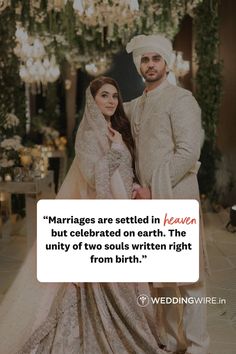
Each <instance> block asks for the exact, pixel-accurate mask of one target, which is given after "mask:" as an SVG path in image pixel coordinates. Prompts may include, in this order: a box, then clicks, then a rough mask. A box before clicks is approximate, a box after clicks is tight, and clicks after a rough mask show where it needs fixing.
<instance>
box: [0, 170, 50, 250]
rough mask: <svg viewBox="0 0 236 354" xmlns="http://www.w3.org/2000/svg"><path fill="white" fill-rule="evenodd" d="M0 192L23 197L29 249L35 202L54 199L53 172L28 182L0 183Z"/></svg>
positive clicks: (32, 236)
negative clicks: (22, 195)
mask: <svg viewBox="0 0 236 354" xmlns="http://www.w3.org/2000/svg"><path fill="white" fill-rule="evenodd" d="M0 191H1V192H8V193H11V194H24V195H25V207H26V234H27V246H28V247H29V248H30V247H31V246H32V244H33V242H34V241H35V239H36V220H37V213H36V211H37V208H36V206H37V201H38V200H39V199H53V198H55V187H54V177H53V172H52V171H48V173H47V175H46V176H45V177H43V178H35V179H34V180H33V181H30V182H23V181H22V182H14V181H11V182H0Z"/></svg>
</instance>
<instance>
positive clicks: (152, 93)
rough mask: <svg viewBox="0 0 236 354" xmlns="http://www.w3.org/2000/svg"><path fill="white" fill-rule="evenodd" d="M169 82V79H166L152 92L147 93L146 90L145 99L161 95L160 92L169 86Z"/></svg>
mask: <svg viewBox="0 0 236 354" xmlns="http://www.w3.org/2000/svg"><path fill="white" fill-rule="evenodd" d="M169 84H170V83H169V81H168V80H167V79H165V80H164V81H163V82H162V83H161V84H160V85H159V86H157V87H156V88H155V89H153V90H150V91H146V89H145V90H144V92H143V96H145V97H152V96H156V95H157V94H159V93H160V92H162V90H163V89H164V88H166V87H167V86H169Z"/></svg>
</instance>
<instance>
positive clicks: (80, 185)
mask: <svg viewBox="0 0 236 354" xmlns="http://www.w3.org/2000/svg"><path fill="white" fill-rule="evenodd" d="M133 150H134V148H133V141H132V137H131V133H130V126H129V122H128V120H127V118H126V116H125V113H124V110H123V106H122V101H121V96H120V92H119V89H118V86H117V83H116V82H115V81H114V80H112V79H111V78H107V77H101V78H99V79H96V80H94V81H93V82H92V83H91V84H90V87H89V88H88V90H87V92H86V108H85V112H84V116H83V119H82V122H81V124H80V127H79V129H78V133H77V137H76V157H75V159H74V161H73V163H72V167H71V168H70V171H69V172H68V175H67V177H66V179H65V181H64V183H63V185H62V187H61V190H60V191H59V194H58V198H131V194H132V184H133V169H132V157H133ZM23 268H25V270H24V269H21V272H20V275H19V276H18V279H17V281H16V282H15V284H14V285H13V287H12V288H13V290H12V289H11V290H10V292H11V294H10V297H9V296H8V303H7V302H6V304H8V309H9V306H11V305H12V303H14V306H13V308H14V310H13V313H12V315H11V320H9V316H8V317H7V314H6V312H5V321H6V323H8V324H7V325H6V326H5V328H4V326H2V327H3V331H1V329H2V328H1V327H0V335H1V338H4V337H6V336H7V337H8V342H9V339H10V346H9V343H7V341H5V342H3V341H2V342H1V344H0V345H1V346H2V351H1V350H0V353H1V354H3V353H4V354H8V353H9V354H13V353H18V354H20V353H21V354H23V353H24V354H27V353H37V354H39V353H43V354H49V353H55V354H80V353H84V354H111V353H115V354H123V353H124V354H125V353H137V354H144V353H149V354H152V353H153V354H154V353H155V354H164V353H165V351H163V350H162V349H160V347H159V340H158V333H157V327H158V326H157V323H156V320H155V316H154V309H153V307H152V306H151V305H150V306H147V307H139V306H138V304H137V297H138V296H139V295H140V294H145V295H147V296H151V293H150V288H149V285H148V284H147V283H140V284H139V283H134V284H120V283H107V284H102V283H89V284H86V283H81V284H63V285H60V284H41V283H38V282H37V281H36V280H35V279H34V277H35V274H34V273H35V267H34V251H32V252H31V254H30V255H29V257H28V259H27V261H26V263H25V265H24V267H23ZM81 271H82V270H81ZM27 272H28V277H27V276H25V273H26V274H27ZM19 278H20V279H19ZM31 278H33V281H32V282H29V279H31ZM29 283H30V284H29ZM23 284H25V287H23ZM22 288H23V289H26V290H25V291H24V295H25V301H24V295H23V291H20V290H19V289H21V290H22ZM16 293H17V294H19V296H21V301H19V302H17V300H16V299H15V297H16ZM14 296H15V297H14ZM28 297H29V301H28ZM9 298H10V300H9ZM18 307H20V310H21V312H20V311H18V312H17V317H15V316H14V312H16V310H17V308H18ZM0 315H4V311H3V313H2V312H1V311H0ZM2 319H3V320H4V317H2V318H1V320H2ZM15 320H16V321H19V324H18V325H17V324H15V322H14V323H13V330H12V327H11V321H15ZM4 329H5V333H4ZM2 335H3V337H2ZM12 343H13V344H12Z"/></svg>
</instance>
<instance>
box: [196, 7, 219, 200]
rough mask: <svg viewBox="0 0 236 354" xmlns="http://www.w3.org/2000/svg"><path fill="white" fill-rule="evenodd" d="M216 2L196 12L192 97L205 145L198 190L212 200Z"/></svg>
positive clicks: (216, 83) (216, 99) (216, 88)
mask: <svg viewBox="0 0 236 354" xmlns="http://www.w3.org/2000/svg"><path fill="white" fill-rule="evenodd" d="M218 4H219V1H218V0H204V1H203V2H202V4H200V5H199V6H198V7H197V9H196V16H195V29H196V45H195V49H196V54H197V65H198V71H197V75H196V96H197V100H198V102H199V104H200V106H201V109H202V121H203V128H204V130H205V137H206V139H205V143H204V146H203V149H202V154H201V162H202V168H201V170H200V174H199V182H200V191H201V193H203V194H206V195H207V196H208V197H209V198H210V199H211V200H213V199H215V198H216V190H215V182H216V170H217V163H218V161H219V159H220V153H219V151H218V149H217V146H216V129H217V123H218V115H219V106H220V99H221V94H222V63H221V62H220V61H219V15H218Z"/></svg>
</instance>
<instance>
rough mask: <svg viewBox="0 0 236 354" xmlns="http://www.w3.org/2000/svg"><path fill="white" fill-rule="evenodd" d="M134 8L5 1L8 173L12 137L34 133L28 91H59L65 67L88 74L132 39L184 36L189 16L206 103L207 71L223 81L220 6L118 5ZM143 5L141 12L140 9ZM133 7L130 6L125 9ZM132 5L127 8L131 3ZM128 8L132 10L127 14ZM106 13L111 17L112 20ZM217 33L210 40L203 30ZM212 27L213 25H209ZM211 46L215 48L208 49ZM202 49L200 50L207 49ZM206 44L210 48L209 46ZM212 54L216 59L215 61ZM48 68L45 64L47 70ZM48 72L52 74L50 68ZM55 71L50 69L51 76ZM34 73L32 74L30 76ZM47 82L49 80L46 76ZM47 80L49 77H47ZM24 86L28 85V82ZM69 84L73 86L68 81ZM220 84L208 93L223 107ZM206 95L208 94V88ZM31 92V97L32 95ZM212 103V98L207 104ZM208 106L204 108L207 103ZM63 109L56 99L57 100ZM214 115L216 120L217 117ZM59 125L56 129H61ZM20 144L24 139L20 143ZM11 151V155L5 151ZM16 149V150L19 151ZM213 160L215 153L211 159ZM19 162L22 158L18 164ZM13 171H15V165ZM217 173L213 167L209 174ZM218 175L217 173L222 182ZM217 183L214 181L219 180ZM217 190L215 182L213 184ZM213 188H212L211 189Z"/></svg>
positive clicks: (110, 3) (3, 97)
mask: <svg viewBox="0 0 236 354" xmlns="http://www.w3.org/2000/svg"><path fill="white" fill-rule="evenodd" d="M86 3H87V4H88V6H87V7H86V5H85V4H86ZM120 3H128V2H127V1H126V2H125V1H123V2H122V1H117V0H103V1H102V0H95V1H90V0H87V1H81V0H67V1H66V0H48V1H46V0H29V1H19V0H11V1H10V0H0V19H1V21H0V37H1V42H0V144H1V154H2V156H1V158H0V161H1V168H3V166H4V168H5V165H6V163H7V162H6V159H8V160H9V161H10V162H9V161H8V164H11V163H12V161H13V160H11V158H12V154H11V153H13V151H11V153H10V152H9V151H10V150H15V149H14V148H11V149H10V148H9V151H6V147H5V145H4V144H6V141H5V142H4V144H3V146H2V143H3V140H5V139H14V141H16V140H17V139H18V138H15V137H16V136H17V135H18V134H17V133H16V131H17V130H19V131H21V133H20V136H23V135H24V133H22V130H24V129H25V127H26V121H27V119H28V118H27V116H28V114H29V113H28V107H27V105H26V100H25V97H26V94H27V92H26V90H27V89H28V88H29V87H30V88H31V89H32V88H33V89H34V90H35V92H34V93H37V89H38V88H40V89H42V88H43V89H44V88H45V87H46V86H48V89H47V91H45V93H46V95H48V92H50V87H51V86H53V85H54V86H55V84H53V82H54V81H56V79H57V78H58V77H59V75H60V73H61V74H63V67H64V65H65V63H69V65H70V67H71V70H72V72H73V71H74V72H75V71H76V70H77V69H78V68H82V69H84V68H85V65H86V64H88V63H90V62H91V61H95V62H99V61H101V60H105V61H106V62H107V63H109V62H111V59H112V55H113V54H114V53H117V52H118V51H119V50H120V49H121V48H123V46H124V44H125V43H126V42H127V41H128V40H129V38H130V37H131V36H132V35H134V34H140V33H144V34H149V33H156V32H163V33H165V34H166V35H167V36H168V37H169V38H171V39H173V38H174V36H175V35H176V33H177V32H178V29H179V25H180V23H181V21H182V19H183V17H184V16H185V15H186V14H188V15H190V16H192V17H193V18H194V23H196V24H198V23H200V25H198V26H196V28H197V38H198V40H197V45H196V54H197V64H198V67H199V70H200V73H203V74H200V76H198V78H197V80H198V81H197V95H198V97H199V98H200V100H202V93H201V92H202V91H203V90H202V88H203V87H205V86H204V85H206V84H205V83H204V82H205V78H204V73H205V71H204V70H207V71H208V75H209V76H211V72H212V73H213V71H214V73H213V76H214V78H215V79H216V80H217V78H218V79H219V80H220V66H219V65H218V66H217V65H215V64H218V45H219V39H218V27H217V26H218V25H217V18H218V17H217V16H218V13H217V8H218V3H219V1H218V0H189V1H188V0H172V1H166V0H139V1H138V2H137V1H135V0H131V1H130V2H129V3H130V7H129V9H128V8H127V7H126V8H124V9H123V10H122V11H123V12H122V14H123V13H124V11H126V12H127V11H129V10H130V9H131V7H132V8H133V10H132V11H129V12H128V15H127V14H126V18H125V17H124V16H123V15H122V14H118V15H117V13H116V8H117V5H118V4H119V6H120ZM137 3H138V4H139V11H138V8H137ZM124 6H125V5H124ZM126 6H127V5H126ZM127 9H128V10H127ZM104 14H105V15H104ZM201 23H202V28H205V30H204V31H208V32H209V36H210V37H209V38H208V39H207V38H206V36H205V35H204V33H203V32H202V31H201V29H200V26H201ZM204 26H205V27H204ZM207 40H208V43H207ZM199 43H200V44H199ZM201 43H202V44H204V43H205V49H203V46H204V45H203V46H201ZM208 54H209V55H208ZM204 56H205V57H208V61H207V67H206V65H205V67H204V63H203V62H204ZM40 63H41V66H40ZM213 64H214V65H213ZM45 68H46V69H47V70H45ZM49 68H50V70H49ZM27 70H28V71H27ZM31 74H32V75H33V76H36V77H37V75H36V74H38V79H36V81H35V82H33V83H32V81H31V80H32V77H31V76H32V75H31ZM44 74H45V75H46V76H45V75H44ZM40 75H41V76H40ZM27 80H28V81H27ZM23 81H24V82H25V83H26V84H25V85H24V84H23ZM67 84H68V85H69V83H68V82H67ZM215 84H216V81H215V82H214V83H211V82H209V80H208V83H207V87H208V92H211V90H210V89H209V88H210V87H212V90H213V92H214V95H215V101H217V102H219V97H220V94H221V93H220V85H218V87H219V90H218V92H217V93H216V94H215V91H214V88H215V87H216V86H215ZM204 90H205V89H204ZM28 94H29V92H28ZM203 101H204V98H203ZM201 103H202V102H201ZM54 104H55V105H54V109H52V111H53V110H54V111H56V100H54ZM213 105H214V102H213V101H210V99H208V100H207V102H206V101H204V102H203V118H204V127H205V133H206V137H209V136H211V138H209V139H208V141H209V147H208V148H207V149H208V150H209V151H211V152H212V151H214V146H215V137H216V133H215V126H216V123H217V117H218V111H217V110H218V108H216V105H215V106H214V107H213ZM208 112H211V115H210V116H211V120H210V121H209V118H208V117H209V114H208ZM9 115H10V116H11V115H15V116H16V117H17V118H18V119H19V125H18V126H12V127H11V128H7V129H6V128H5V127H6V121H7V120H8V119H9ZM55 127H56V125H55V126H53V127H52V128H54V129H55ZM17 141H19V143H20V140H17ZM3 149H4V150H3ZM15 151H16V150H15ZM206 155H207V154H206ZM215 158H216V157H215V155H214V154H210V156H209V154H208V155H207V158H206V164H207V161H210V162H211V165H213V166H214V163H213V164H212V162H213V161H214V160H215ZM14 161H15V163H17V162H16V161H17V159H15V160H14ZM8 167H10V166H8ZM206 171H208V173H209V169H208V168H206ZM214 174H215V170H213V171H212V175H213V176H214ZM211 180H214V178H212V179H211ZM208 185H209V184H208ZM211 188H212V186H211V185H209V189H211Z"/></svg>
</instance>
